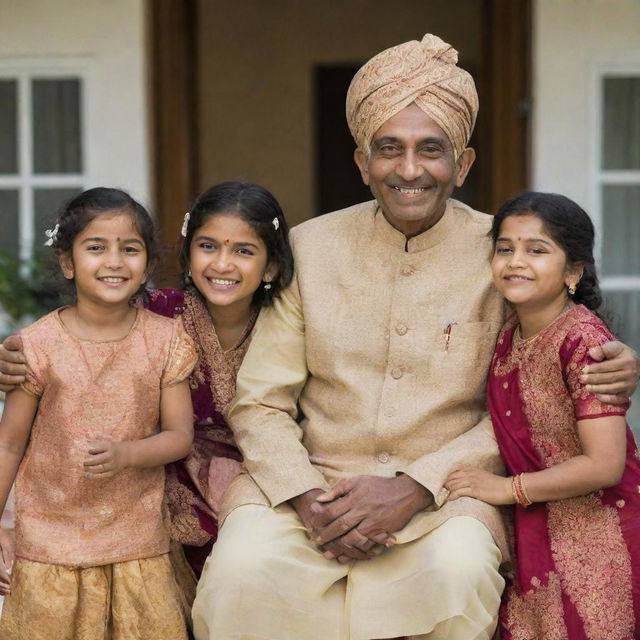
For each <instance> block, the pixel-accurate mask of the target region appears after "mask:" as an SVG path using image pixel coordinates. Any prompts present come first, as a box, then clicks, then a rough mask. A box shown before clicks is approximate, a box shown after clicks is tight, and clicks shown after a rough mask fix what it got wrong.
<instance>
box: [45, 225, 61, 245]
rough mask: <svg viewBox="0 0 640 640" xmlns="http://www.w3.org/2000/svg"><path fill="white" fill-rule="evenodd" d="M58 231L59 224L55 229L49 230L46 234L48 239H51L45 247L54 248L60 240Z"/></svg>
mask: <svg viewBox="0 0 640 640" xmlns="http://www.w3.org/2000/svg"><path fill="white" fill-rule="evenodd" d="M58 229H60V225H59V224H58V223H56V226H55V227H53V229H47V230H46V231H45V232H44V233H45V235H46V236H47V238H49V239H48V240H47V241H46V242H45V243H44V246H45V247H52V246H53V243H54V242H55V241H56V240H57V238H58Z"/></svg>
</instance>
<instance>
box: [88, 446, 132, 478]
mask: <svg viewBox="0 0 640 640" xmlns="http://www.w3.org/2000/svg"><path fill="white" fill-rule="evenodd" d="M89 454H90V456H91V457H89V458H87V459H86V460H85V461H84V463H83V464H84V472H85V475H86V476H87V478H98V479H105V478H111V477H112V476H114V475H116V473H118V472H120V471H122V470H123V469H125V468H126V467H128V466H130V464H129V460H128V443H127V442H112V441H111V440H105V439H102V440H95V441H94V442H92V443H91V444H90V445H89Z"/></svg>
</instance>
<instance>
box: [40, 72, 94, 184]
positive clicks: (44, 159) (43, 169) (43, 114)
mask: <svg viewBox="0 0 640 640" xmlns="http://www.w3.org/2000/svg"><path fill="white" fill-rule="evenodd" d="M32 91H33V94H32V95H33V171H34V173H81V172H82V141H81V140H80V130H81V127H80V80H77V79H76V80H34V81H33V83H32Z"/></svg>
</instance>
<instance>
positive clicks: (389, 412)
mask: <svg viewBox="0 0 640 640" xmlns="http://www.w3.org/2000/svg"><path fill="white" fill-rule="evenodd" d="M393 414H394V410H393V407H387V408H386V409H385V410H384V416H385V418H391V417H392V416H393Z"/></svg>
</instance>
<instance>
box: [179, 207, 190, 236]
mask: <svg viewBox="0 0 640 640" xmlns="http://www.w3.org/2000/svg"><path fill="white" fill-rule="evenodd" d="M190 217H191V212H189V211H187V213H185V214H184V220H183V222H182V229H180V235H181V236H182V237H183V238H186V237H187V229H188V228H189V218H190Z"/></svg>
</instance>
